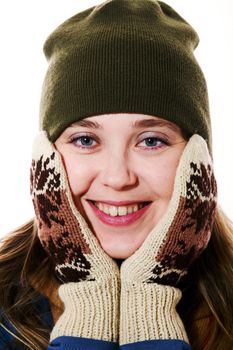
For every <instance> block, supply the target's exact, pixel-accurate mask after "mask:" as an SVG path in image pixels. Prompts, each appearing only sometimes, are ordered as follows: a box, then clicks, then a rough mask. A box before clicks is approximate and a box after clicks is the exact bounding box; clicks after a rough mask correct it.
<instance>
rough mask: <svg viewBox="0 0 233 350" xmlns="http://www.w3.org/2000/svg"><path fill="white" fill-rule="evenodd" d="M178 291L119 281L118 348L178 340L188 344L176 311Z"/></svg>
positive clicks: (170, 288)
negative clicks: (120, 346)
mask: <svg viewBox="0 0 233 350" xmlns="http://www.w3.org/2000/svg"><path fill="white" fill-rule="evenodd" d="M180 298H181V291H180V290H179V289H177V288H174V287H169V286H163V285H159V284H155V283H151V284H147V283H132V282H126V281H122V284H121V302H120V305H121V306H120V339H119V343H120V345H123V344H128V343H134V342H139V341H144V340H155V339H179V340H184V341H186V342H187V343H188V338H187V335H186V332H185V329H184V326H183V323H182V321H181V319H180V317H179V315H178V313H177V311H176V305H177V303H178V302H179V300H180Z"/></svg>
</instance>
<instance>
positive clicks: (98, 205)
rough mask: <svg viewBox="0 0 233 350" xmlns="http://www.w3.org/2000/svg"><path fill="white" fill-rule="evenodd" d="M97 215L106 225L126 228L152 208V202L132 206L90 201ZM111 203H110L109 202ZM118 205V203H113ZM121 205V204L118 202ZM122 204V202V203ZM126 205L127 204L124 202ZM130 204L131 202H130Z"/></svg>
mask: <svg viewBox="0 0 233 350" xmlns="http://www.w3.org/2000/svg"><path fill="white" fill-rule="evenodd" d="M88 203H89V204H90V206H91V208H92V209H93V211H94V213H95V215H96V216H97V217H98V218H99V219H100V221H102V222H103V223H105V224H108V225H112V226H126V225H129V224H132V223H133V222H135V221H136V220H137V219H139V218H140V217H141V216H142V215H143V214H144V213H145V212H146V211H147V209H148V208H149V207H150V204H151V202H141V203H139V202H138V203H135V202H134V204H131V205H127V206H126V205H121V206H116V205H109V204H107V203H106V202H104V203H103V202H97V201H96V202H92V201H88ZM108 203H109V202H108ZM111 203H116V202H111ZM118 203H119V202H118ZM120 203H122V202H120ZM124 203H126V202H124ZM128 203H129V202H128Z"/></svg>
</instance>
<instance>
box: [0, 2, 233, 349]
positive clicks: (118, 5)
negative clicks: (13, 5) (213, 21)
mask: <svg viewBox="0 0 233 350" xmlns="http://www.w3.org/2000/svg"><path fill="white" fill-rule="evenodd" d="M197 44H198V37H197V34H196V32H195V31H194V29H193V28H192V27H191V26H190V25H189V24H188V23H187V22H186V21H185V20H184V19H183V18H182V17H180V16H179V14H177V13H176V12H175V11H174V10H173V9H172V8H171V7H169V6H168V5H166V4H165V3H162V2H158V1H153V0H135V1H130V0H112V1H106V2H104V3H103V4H101V5H99V6H96V7H93V8H91V9H87V10H86V11H84V12H82V13H79V14H77V15H75V16H74V17H72V18H70V19H69V20H67V21H66V22H65V23H63V24H62V25H61V26H59V27H58V28H57V29H56V30H55V31H54V32H53V33H52V34H51V35H50V37H49V38H48V39H47V41H46V43H45V47H44V50H45V54H46V57H47V59H48V62H49V68H48V72H47V75H46V77H45V82H44V86H43V93H42V99H41V116H40V118H41V132H40V133H39V135H38V137H37V138H36V139H35V142H34V145H33V159H32V166H31V194H32V200H33V204H34V208H35V218H34V219H33V220H32V221H30V222H29V223H27V224H25V225H24V226H22V227H21V228H19V229H18V230H16V231H15V232H12V233H11V234H9V235H8V236H7V237H5V238H4V239H3V241H2V242H1V248H0V257H1V260H0V280H1V287H0V288H1V293H0V306H1V319H0V348H1V349H34V350H35V349H47V348H48V349H86V350H89V349H126V350H127V349H161V350H162V349H176V350H178V349H179V350H180V349H194V350H195V349H196V350H197V349H198V350H200V349H202V350H204V349H205V350H210V349H211V350H213V349H214V350H220V349H224V350H227V349H233V334H232V324H233V278H232V277H233V252H232V246H233V244H232V233H233V230H232V227H231V225H230V222H229V221H228V220H227V218H226V217H225V215H224V214H223V213H222V212H221V210H220V208H219V207H218V204H217V188H216V181H215V178H214V171H213V164H212V156H211V144H212V141H211V124H210V118H209V108H208V96H207V89H206V83H205V79H204V76H203V74H202V71H201V69H200V67H199V65H198V63H197V61H196V60H195V57H194V54H193V50H194V48H195V47H196V46H197Z"/></svg>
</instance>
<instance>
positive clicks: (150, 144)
mask: <svg viewBox="0 0 233 350" xmlns="http://www.w3.org/2000/svg"><path fill="white" fill-rule="evenodd" d="M141 142H145V143H146V146H147V147H143V148H149V149H155V148H156V149H157V148H161V147H163V146H164V145H168V142H167V141H166V140H163V139H161V138H159V137H153V136H150V137H146V138H145V139H143V140H142V141H141Z"/></svg>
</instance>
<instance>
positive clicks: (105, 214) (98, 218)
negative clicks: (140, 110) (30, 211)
mask: <svg viewBox="0 0 233 350" xmlns="http://www.w3.org/2000/svg"><path fill="white" fill-rule="evenodd" d="M185 145H186V141H185V139H184V138H183V136H182V133H181V131H180V129H179V128H178V127H177V126H176V125H175V124H172V123H170V122H168V121H166V120H164V119H161V118H157V117H154V116H148V115H144V114H133V113H132V114H131V113H130V114H129V113H119V114H106V115H99V116H93V117H90V118H86V119H83V120H81V121H78V122H76V123H74V124H72V125H71V126H70V127H68V128H67V129H66V130H65V131H64V132H63V133H62V134H61V136H60V137H59V138H58V139H57V140H56V142H55V146H56V148H57V150H58V151H59V153H60V154H61V156H62V159H63V162H64V165H65V168H66V172H67V175H68V180H69V184H70V188H71V192H72V195H73V199H74V202H75V204H76V206H77V209H78V210H79V211H80V213H81V214H82V215H83V217H84V218H85V220H86V221H87V223H88V225H89V227H90V228H91V229H92V231H93V233H94V234H95V235H96V237H97V238H98V240H99V243H100V245H101V246H102V248H103V249H104V251H105V252H106V253H107V254H108V255H109V256H111V257H112V258H117V259H125V258H127V257H129V256H130V255H132V254H133V253H134V252H135V250H137V249H138V248H139V247H140V246H141V244H142V243H143V242H144V240H145V239H146V237H147V236H148V234H149V233H150V231H151V230H152V229H153V228H154V226H155V225H156V224H157V223H158V221H159V219H160V218H161V217H162V215H163V214H164V213H165V211H166V209H167V207H168V204H169V201H170V199H171V196H172V191H173V184H174V179H175V173H176V168H177V165H178V162H179V159H180V156H181V154H182V151H183V149H184V147H185ZM112 202H113V203H112ZM120 202H123V203H120ZM145 202H147V203H145ZM148 202H150V204H148ZM139 204H140V206H139ZM146 204H147V205H146ZM145 205H146V206H145ZM142 206H143V208H141V207H142ZM119 207H120V208H119Z"/></svg>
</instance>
